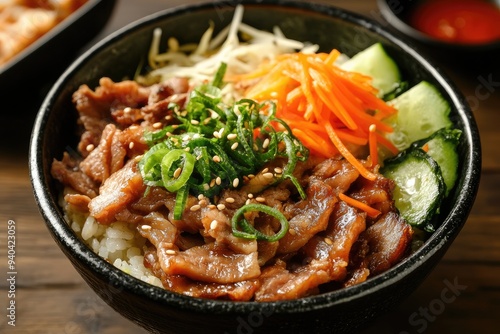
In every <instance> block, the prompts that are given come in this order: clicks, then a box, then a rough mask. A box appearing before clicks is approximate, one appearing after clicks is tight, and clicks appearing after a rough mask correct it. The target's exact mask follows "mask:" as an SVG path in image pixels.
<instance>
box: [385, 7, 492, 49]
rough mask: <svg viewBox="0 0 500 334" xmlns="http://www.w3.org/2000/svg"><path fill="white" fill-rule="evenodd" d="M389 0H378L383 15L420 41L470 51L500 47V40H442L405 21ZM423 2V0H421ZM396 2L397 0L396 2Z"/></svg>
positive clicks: (390, 22)
mask: <svg viewBox="0 0 500 334" xmlns="http://www.w3.org/2000/svg"><path fill="white" fill-rule="evenodd" d="M389 2H390V1H387V0H377V5H378V7H379V9H380V13H381V14H382V17H384V19H385V20H386V21H387V22H388V23H389V24H390V25H392V26H393V27H394V28H396V29H397V30H399V31H400V32H401V33H402V34H404V35H405V36H407V37H410V38H413V39H415V40H417V41H419V42H422V43H426V44H429V45H431V46H439V47H445V48H449V49H457V50H467V51H468V52H471V53H473V52H481V51H489V50H498V49H500V41H493V42H488V43H477V44H476V43H461V42H456V43H453V42H448V41H445V40H441V39H438V38H435V37H432V36H430V35H427V34H425V33H423V32H421V31H420V30H418V29H416V28H414V27H412V26H411V25H409V24H408V23H406V22H404V21H403V20H402V19H401V18H400V16H399V15H398V14H396V13H395V12H394V10H393V8H391V5H390V4H389ZM420 2H421V1H420ZM395 3H396V2H395ZM418 3H419V1H413V3H412V5H413V6H415V5H417V4H418Z"/></svg>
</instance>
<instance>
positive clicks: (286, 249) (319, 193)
mask: <svg viewBox="0 0 500 334" xmlns="http://www.w3.org/2000/svg"><path fill="white" fill-rule="evenodd" d="M306 193H307V198H306V199H305V200H303V201H299V202H298V203H297V204H295V205H293V206H289V207H288V208H287V210H286V211H287V214H288V215H290V216H291V217H292V218H291V219H290V221H289V224H290V229H289V232H288V233H287V234H286V235H285V236H284V237H283V238H282V239H281V240H280V242H279V248H278V253H279V254H286V253H293V252H296V251H297V250H299V249H300V248H301V247H302V246H304V245H305V244H306V243H307V242H308V241H309V240H310V239H311V238H312V237H313V236H314V235H315V234H316V233H318V232H321V231H324V230H325V229H326V228H327V226H328V219H329V217H330V214H331V213H332V210H333V208H334V204H335V202H336V200H337V199H336V197H335V196H334V195H333V191H332V188H331V187H330V186H328V185H327V184H326V183H325V182H323V181H319V180H312V181H311V183H310V185H309V187H308V188H307V190H306Z"/></svg>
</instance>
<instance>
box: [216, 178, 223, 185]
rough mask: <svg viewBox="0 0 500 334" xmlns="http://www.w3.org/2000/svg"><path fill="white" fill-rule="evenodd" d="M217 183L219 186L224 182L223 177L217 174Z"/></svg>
mask: <svg viewBox="0 0 500 334" xmlns="http://www.w3.org/2000/svg"><path fill="white" fill-rule="evenodd" d="M215 183H217V185H218V186H220V184H221V183H222V179H221V178H220V177H219V176H217V178H216V179H215Z"/></svg>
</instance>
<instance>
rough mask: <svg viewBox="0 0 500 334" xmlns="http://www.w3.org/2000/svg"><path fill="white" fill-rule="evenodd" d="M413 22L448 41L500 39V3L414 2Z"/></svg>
mask: <svg viewBox="0 0 500 334" xmlns="http://www.w3.org/2000/svg"><path fill="white" fill-rule="evenodd" d="M409 20H410V25H412V26H413V27H415V28H416V29H418V30H420V31H421V32H423V33H425V34H427V35H429V36H431V37H433V38H437V39H440V40H443V41H446V42H450V43H462V44H484V43H491V42H500V24H499V22H500V7H499V5H497V4H495V3H494V2H491V1H485V0H432V1H423V2H422V3H421V4H417V5H416V6H415V9H414V11H413V12H412V14H411V15H410V18H409Z"/></svg>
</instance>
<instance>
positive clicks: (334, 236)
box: [255, 202, 365, 301]
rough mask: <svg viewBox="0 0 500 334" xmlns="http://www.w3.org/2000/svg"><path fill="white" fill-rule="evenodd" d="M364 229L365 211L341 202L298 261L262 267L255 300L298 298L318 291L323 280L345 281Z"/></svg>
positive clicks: (307, 245)
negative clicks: (290, 263)
mask: <svg viewBox="0 0 500 334" xmlns="http://www.w3.org/2000/svg"><path fill="white" fill-rule="evenodd" d="M364 229H365V215H364V214H360V213H358V212H356V210H355V209H354V208H352V207H349V206H348V205H347V204H345V203H344V202H338V203H337V204H336V205H335V210H334V211H333V213H332V217H331V219H330V223H329V225H328V228H327V230H326V231H325V232H323V233H320V234H317V235H315V236H313V237H312V238H311V239H310V240H309V242H308V243H307V244H306V245H305V246H304V247H303V248H302V249H301V252H303V254H301V255H302V257H301V261H300V263H298V264H292V265H289V266H288V267H289V268H286V267H285V266H284V264H283V263H280V262H278V263H277V264H275V265H274V266H272V267H270V269H266V270H264V271H263V273H262V276H261V282H262V285H261V287H260V288H259V290H257V292H256V294H255V298H256V300H259V301H270V300H284V299H295V298H300V297H304V296H307V295H309V294H310V293H312V292H313V291H316V289H318V287H319V286H320V285H321V284H324V283H328V282H330V281H339V282H340V281H342V280H343V279H344V278H345V277H346V274H347V265H348V263H349V253H350V251H351V247H352V245H353V244H354V242H355V241H356V240H357V238H358V236H359V234H360V233H361V232H362V231H364Z"/></svg>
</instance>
